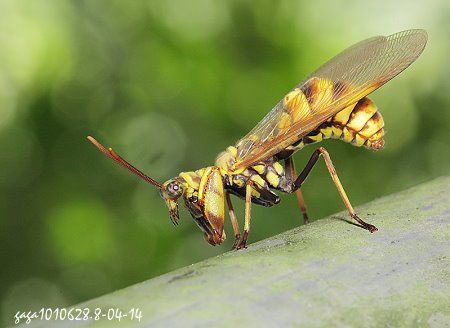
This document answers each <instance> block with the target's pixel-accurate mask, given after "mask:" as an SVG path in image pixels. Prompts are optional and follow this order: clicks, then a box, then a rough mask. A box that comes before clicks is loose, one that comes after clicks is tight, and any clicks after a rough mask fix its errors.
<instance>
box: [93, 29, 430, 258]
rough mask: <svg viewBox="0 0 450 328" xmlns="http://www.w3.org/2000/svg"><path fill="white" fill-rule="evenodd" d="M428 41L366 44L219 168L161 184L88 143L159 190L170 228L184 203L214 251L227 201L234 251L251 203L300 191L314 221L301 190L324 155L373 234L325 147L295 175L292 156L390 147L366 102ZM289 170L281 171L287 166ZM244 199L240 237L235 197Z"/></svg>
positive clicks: (276, 111)
mask: <svg viewBox="0 0 450 328" xmlns="http://www.w3.org/2000/svg"><path fill="white" fill-rule="evenodd" d="M426 42H427V34H426V32H425V31H424V30H419V29H416V30H407V31H403V32H399V33H396V34H393V35H390V36H387V37H385V36H376V37H372V38H369V39H367V40H364V41H361V42H359V43H357V44H355V45H353V46H351V47H350V48H348V49H346V50H345V51H343V52H342V53H340V54H338V55H337V56H336V57H334V58H332V59H331V60H329V61H328V62H327V63H325V64H324V65H323V66H321V67H320V68H319V69H317V70H316V71H315V72H314V73H312V74H311V75H309V76H308V77H307V78H306V79H305V80H303V82H301V83H300V84H298V85H297V86H296V87H295V88H294V89H293V90H292V91H290V92H289V93H288V94H287V95H286V96H285V97H284V98H283V99H281V100H280V102H278V104H276V105H275V107H274V108H273V109H272V110H271V111H270V112H269V113H268V114H267V115H266V116H265V117H264V118H263V119H262V120H261V121H260V122H259V123H258V124H257V125H256V126H255V127H254V128H253V130H251V131H250V133H248V134H247V135H246V136H245V137H243V138H242V139H240V140H239V141H238V142H237V143H236V144H235V145H234V146H229V147H228V148H227V149H226V150H225V151H223V152H222V153H220V154H219V156H218V157H217V158H216V161H215V164H214V165H212V166H208V167H205V168H202V169H199V170H197V171H190V172H181V173H180V174H179V175H178V176H176V177H175V178H173V179H170V180H168V181H166V182H165V183H159V182H157V181H155V180H153V179H152V178H150V177H149V176H147V175H146V174H144V173H142V172H141V171H139V170H138V169H137V168H135V167H134V166H132V165H131V164H130V163H128V162H127V161H126V160H124V159H123V158H122V157H121V156H119V155H118V154H117V153H116V152H115V151H114V150H112V149H111V148H109V149H106V148H105V147H104V146H102V145H101V144H100V143H99V142H98V141H97V140H95V139H94V138H93V137H91V136H89V137H88V139H89V141H90V142H92V143H93V144H94V145H95V146H96V147H97V148H98V149H99V150H100V151H101V152H102V153H104V154H105V155H106V156H107V157H109V158H111V159H112V160H114V161H115V162H117V163H118V164H120V165H122V166H123V167H125V168H126V169H128V170H129V171H130V172H132V173H134V174H135V175H137V176H138V177H140V178H142V179H143V180H144V181H146V182H148V183H150V184H152V185H153V186H155V187H157V188H158V189H159V190H160V194H161V196H162V198H163V199H164V201H165V202H166V204H167V207H168V209H169V214H170V218H171V220H172V222H173V223H174V224H175V225H177V224H178V221H179V215H178V203H179V201H180V200H182V201H183V202H184V205H185V206H186V207H187V209H188V210H189V212H190V213H191V215H192V217H193V219H194V221H195V222H196V224H197V225H198V226H199V227H200V229H201V230H202V231H203V233H204V237H205V239H206V241H207V242H208V243H209V244H211V245H217V244H220V243H222V242H223V241H224V240H225V238H226V235H225V232H224V220H225V203H226V205H227V207H228V212H229V217H230V220H231V224H232V227H233V231H234V238H235V242H234V245H233V248H235V249H241V248H245V247H246V244H247V239H248V234H249V231H250V220H251V204H252V203H254V204H258V205H263V206H272V205H275V204H278V203H279V202H280V198H279V197H278V195H277V194H276V193H275V192H274V191H281V192H285V193H295V194H296V196H297V199H298V203H299V206H300V209H301V212H302V214H303V219H304V222H305V223H307V222H308V215H307V211H306V204H305V201H304V198H303V195H302V192H301V189H300V188H301V186H302V184H303V183H304V181H305V180H306V178H307V176H308V174H309V173H310V172H311V170H312V168H313V167H314V165H315V164H316V162H317V161H318V159H319V158H320V157H321V156H322V157H323V159H324V161H325V164H326V167H327V169H328V171H329V173H330V175H331V178H332V180H333V182H334V184H335V185H336V188H337V190H338V192H339V194H340V196H341V198H342V200H343V202H344V204H345V206H346V208H347V210H348V212H349V214H350V216H351V218H352V219H354V220H355V221H356V222H357V223H358V224H359V225H360V226H361V227H362V228H364V229H367V230H368V231H370V232H374V231H377V230H378V229H377V228H376V227H375V226H374V225H372V224H369V223H367V222H364V221H363V220H362V219H361V218H359V216H358V215H357V214H356V212H355V210H354V209H353V206H352V205H351V203H350V201H349V199H348V197H347V194H346V193H345V190H344V188H343V186H342V184H341V182H340V181H339V177H338V175H337V173H336V170H335V168H334V166H333V163H332V161H331V158H330V155H329V153H328V152H327V150H326V149H325V148H323V147H319V148H317V149H316V150H315V151H314V152H313V154H312V156H311V158H310V159H309V161H308V163H307V164H306V166H305V168H304V169H303V170H302V171H301V172H300V174H299V175H297V174H296V170H295V167H294V162H293V160H292V155H293V154H294V153H295V152H296V151H298V150H300V149H302V148H304V147H305V146H307V145H310V144H313V143H317V142H320V141H322V140H323V139H328V138H332V139H340V140H343V141H345V142H347V143H350V144H352V145H354V146H357V147H360V146H364V147H365V148H368V149H372V150H380V149H382V148H383V147H384V139H383V136H384V122H383V117H382V116H381V114H380V112H379V111H378V108H377V106H376V105H375V104H374V103H373V102H372V101H371V100H370V99H369V98H368V97H367V95H369V94H370V93H371V92H373V91H374V90H376V89H378V88H379V87H381V86H382V85H383V84H385V83H386V82H388V81H389V80H390V79H392V78H393V77H395V76H396V75H397V74H399V73H400V72H402V71H403V70H404V69H406V68H407V67H408V66H409V65H411V64H412V63H413V62H414V61H415V60H416V59H417V58H418V57H419V55H420V54H421V53H422V51H423V49H424V48H425V45H426ZM282 164H283V165H282ZM231 194H233V195H236V196H238V197H239V198H241V199H244V200H245V219H244V220H245V221H244V222H245V223H244V228H243V233H242V235H241V233H240V229H239V225H238V221H237V218H236V215H235V212H234V209H233V205H232V203H231V198H230V195H231Z"/></svg>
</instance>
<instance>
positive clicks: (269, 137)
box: [234, 30, 427, 168]
mask: <svg viewBox="0 0 450 328" xmlns="http://www.w3.org/2000/svg"><path fill="white" fill-rule="evenodd" d="M426 42H427V34H426V32H425V31H424V30H407V31H403V32H399V33H396V34H393V35H390V36H387V37H385V36H378V37H373V38H370V39H367V40H364V41H361V42H359V43H357V44H355V45H354V46H352V47H350V48H348V49H346V50H345V51H343V52H342V53H340V54H339V55H337V56H336V57H334V58H332V59H331V60H329V61H328V62H327V63H325V64H324V65H323V66H321V67H320V68H319V69H318V70H316V71H315V72H314V73H312V74H311V75H310V76H308V77H307V78H306V79H305V80H304V81H303V82H301V83H300V84H299V85H297V86H296V87H295V88H294V89H293V90H292V91H291V92H289V93H288V94H287V95H286V96H285V97H284V98H283V99H282V100H281V101H280V102H279V103H278V104H277V105H276V106H275V107H274V108H273V109H272V110H271V111H270V112H269V113H268V114H267V115H266V117H264V118H263V120H262V121H260V122H259V123H258V125H256V126H255V127H254V128H253V129H252V130H251V131H250V133H249V134H247V135H246V136H245V137H244V138H242V139H240V140H239V141H238V142H237V144H236V148H237V149H238V159H237V162H236V164H235V165H234V168H241V167H247V166H249V165H252V164H254V163H257V162H260V161H262V160H264V159H266V158H268V157H270V156H273V155H275V154H277V153H278V152H280V151H281V150H283V149H284V148H286V147H287V146H289V145H291V144H292V143H294V142H295V141H297V140H299V139H300V138H301V137H303V136H304V135H306V134H307V133H309V132H310V131H312V130H313V129H315V128H316V127H317V126H318V125H320V124H321V123H323V122H324V121H326V120H327V119H328V118H330V117H331V116H333V115H334V114H336V113H337V112H339V111H341V110H342V109H344V108H345V107H347V106H350V105H352V104H354V103H356V102H357V101H358V100H360V99H361V98H363V97H365V96H366V95H368V94H369V93H371V92H372V91H374V90H376V89H377V88H379V87H380V86H382V85H383V84H384V83H386V82H387V81H389V80H390V79H392V78H393V77H395V76H396V75H397V74H399V73H400V72H402V71H403V70H404V69H406V68H407V67H408V66H409V65H411V64H412V63H413V62H414V61H415V60H416V59H417V57H419V55H420V54H421V53H422V51H423V49H424V48H425V44H426Z"/></svg>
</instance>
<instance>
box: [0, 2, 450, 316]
mask: <svg viewBox="0 0 450 328" xmlns="http://www.w3.org/2000/svg"><path fill="white" fill-rule="evenodd" d="M0 17H1V19H0V49H1V51H0V192H1V197H0V213H1V219H0V254H1V270H0V302H1V303H0V305H1V312H0V313H1V315H2V319H1V320H2V321H1V322H0V323H9V322H11V319H12V316H13V314H14V313H15V312H16V311H18V310H32V309H37V308H40V307H42V306H64V305H71V304H74V303H77V302H80V301H83V300H87V299H89V298H92V297H96V296H99V295H101V294H104V293H108V292H111V291H113V290H116V289H118V288H122V287H125V286H128V285H131V284H134V283H137V282H140V281H143V280H145V279H148V278H151V277H154V276H156V275H160V274H162V273H165V272H168V271H170V270H173V269H175V268H179V267H182V266H185V265H188V264H190V263H193V262H197V261H199V260H202V259H204V258H207V257H211V256H214V255H216V254H220V253H223V252H225V251H228V250H229V248H230V247H231V244H232V242H233V240H232V238H230V239H229V240H227V241H226V242H225V243H224V245H221V246H217V247H211V246H209V245H208V244H206V242H205V241H204V240H203V236H202V233H201V232H200V231H199V230H198V228H197V227H196V226H195V224H194V223H193V221H192V220H191V218H190V216H189V215H188V213H186V212H185V211H182V213H181V215H182V221H181V224H180V226H178V227H176V228H175V227H174V226H173V225H172V224H171V222H170V220H169V217H168V213H167V211H166V208H165V205H164V204H163V203H162V201H161V199H160V197H159V194H158V192H157V191H156V190H155V189H154V188H152V187H151V186H149V185H147V184H145V183H144V182H142V181H140V180H138V179H137V178H136V177H134V176H132V175H130V174H129V173H127V172H126V171H125V170H123V169H121V168H120V167H118V166H117V165H114V164H113V163H112V162H111V161H109V160H108V159H106V158H105V157H103V156H101V154H100V153H99V152H97V151H96V150H95V148H94V147H92V146H91V145H90V144H89V143H88V142H87V141H86V139H85V136H86V135H88V134H92V135H94V136H96V137H97V138H98V139H99V140H100V141H102V142H103V143H105V144H106V145H108V146H109V145H110V146H114V148H115V150H116V151H117V152H119V153H120V154H122V155H123V156H124V157H125V158H127V159H128V160H129V161H130V162H132V163H134V164H135V165H136V166H137V167H139V168H141V169H142V170H143V171H144V172H147V173H148V174H149V175H151V176H152V177H154V178H155V179H157V180H160V181H165V180H166V179H168V178H170V177H172V176H175V175H177V174H178V173H179V171H183V170H184V171H188V170H193V169H197V168H200V167H203V166H207V165H210V164H212V163H213V161H214V158H215V156H216V155H217V154H218V153H219V152H220V151H221V150H223V149H224V148H225V147H226V146H227V145H229V144H233V143H234V142H235V141H236V140H237V139H238V138H239V137H241V136H243V135H244V134H246V133H247V132H248V131H249V130H250V129H251V128H252V127H253V126H254V125H255V124H256V123H257V122H258V120H259V119H261V118H262V117H263V116H264V115H265V114H266V113H267V112H268V111H269V110H270V109H271V107H272V106H273V105H274V104H275V103H276V102H277V101H278V100H279V99H280V98H281V97H282V96H283V95H284V94H285V93H286V92H287V91H288V90H289V89H290V88H292V87H293V86H294V85H295V84H297V83H298V82H299V81H300V80H302V78H303V77H304V76H306V75H307V74H308V73H310V72H311V71H313V70H314V69H315V68H316V67H318V66H319V65H320V64H322V63H323V62H324V61H325V60H327V59H329V58H330V57H332V56H333V55H335V54H336V53H338V52H339V51H341V50H343V49H344V48H346V47H347V46H349V45H351V44H353V43H355V42H357V41H360V40H362V39H365V38H367V37H370V36H374V35H379V34H383V35H387V34H391V33H394V32H397V31H400V30H404V29H408V28H425V29H426V30H427V31H428V33H429V43H428V46H427V48H426V49H425V52H424V53H423V55H422V56H421V57H420V58H419V60H418V61H417V62H416V63H415V64H414V65H413V66H412V67H410V68H409V69H408V70H407V71H406V72H404V73H403V74H402V75H400V76H399V77H397V78H396V79H394V80H393V81H391V82H390V83H389V84H387V85H386V86H385V87H383V88H382V89H380V90H378V91H377V92H376V93H375V94H373V95H372V98H373V99H374V100H375V101H376V103H377V105H378V106H379V108H380V109H381V111H382V113H383V115H384V118H385V121H386V125H387V127H386V130H387V136H386V141H387V144H386V148H385V149H384V150H383V151H381V152H378V153H375V152H371V151H368V150H365V149H358V148H355V147H352V146H350V145H348V144H345V143H343V142H338V141H327V142H325V145H326V147H327V148H328V149H329V151H330V153H331V156H332V158H333V160H334V162H335V165H336V167H337V169H338V172H339V174H340V177H341V179H342V182H343V184H344V186H345V187H346V189H347V191H348V193H349V196H350V198H351V200H352V201H353V202H354V204H356V205H357V204H361V203H364V202H367V201H370V200H372V199H374V198H376V197H381V196H383V195H387V194H389V193H392V192H395V191H399V190H402V189H405V188H407V187H410V186H413V185H415V184H418V183H421V182H424V181H426V180H430V179H432V178H434V177H437V176H440V175H443V174H448V173H449V161H450V150H449V143H448V142H449V125H450V114H449V113H450V111H449V108H448V107H449V104H450V85H449V82H448V81H449V78H448V77H449V74H450V64H449V62H450V61H449V60H448V55H449V53H450V46H449V31H450V2H448V1H447V0H441V1H439V0H436V1H414V2H413V1H406V0H401V1H388V0H383V1H344V0H340V1H332V2H330V1H325V0H317V1H306V0H304V1H258V2H256V1H255V2H252V1H239V0H234V1H226V2H225V1H209V0H200V1H183V0H166V1H60V0H58V1H7V0H2V1H0ZM312 151H313V147H310V148H306V149H305V150H304V151H302V152H300V153H298V154H297V156H296V159H295V160H296V163H297V166H298V167H300V166H301V165H303V164H304V163H305V162H306V161H307V159H308V158H309V156H310V154H311V152H312ZM304 193H305V197H306V200H307V203H308V205H309V213H310V216H311V218H314V219H318V218H321V217H323V216H325V215H329V214H332V213H334V212H337V211H341V210H343V209H344V206H343V205H342V203H341V201H340V199H339V196H338V194H337V192H336V190H335V189H334V186H333V184H332V182H331V179H330V178H329V176H328V173H327V171H326V168H325V166H324V165H323V163H320V164H319V165H318V167H317V168H316V169H315V170H314V171H313V173H312V175H311V176H310V178H309V179H308V181H307V183H306V184H305V185H304ZM235 205H236V207H237V211H238V214H239V216H240V218H241V224H242V216H243V206H242V202H241V201H237V200H235ZM253 209H254V210H253V217H254V220H253V225H252V231H251V235H250V241H251V242H254V241H257V240H260V239H262V238H265V237H268V236H271V235H274V234H277V233H279V232H282V231H285V230H287V229H290V228H293V227H295V226H297V225H298V224H299V222H300V214H299V211H298V209H297V207H296V200H295V197H294V196H289V195H287V196H286V195H284V196H283V197H282V203H281V204H280V205H279V206H275V207H273V208H270V209H266V208H262V207H253ZM361 214H362V216H363V217H364V216H365V214H366V213H361ZM393 219H394V218H393ZM226 224H227V226H226V228H227V230H228V232H229V233H228V235H229V236H231V235H232V233H231V227H230V225H229V222H228V219H227V223H226ZM1 325H3V324H1Z"/></svg>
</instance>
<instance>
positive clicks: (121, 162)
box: [87, 136, 163, 189]
mask: <svg viewBox="0 0 450 328" xmlns="http://www.w3.org/2000/svg"><path fill="white" fill-rule="evenodd" d="M87 139H88V140H89V141H90V142H91V143H92V144H93V145H94V146H95V147H97V148H98V150H100V151H101V152H102V153H103V154H105V156H106V157H109V158H111V159H112V160H113V161H115V162H116V163H117V164H119V165H121V166H123V167H124V168H126V169H127V170H128V171H130V172H131V173H133V174H135V175H137V176H138V177H139V178H141V179H142V180H144V181H146V182H148V183H150V184H151V185H154V186H155V187H158V188H159V189H161V188H162V187H163V186H162V184H160V183H159V182H156V181H155V180H153V179H152V178H150V177H149V176H148V175H146V174H145V173H143V172H141V171H140V170H138V169H137V168H135V167H134V166H133V165H131V164H130V163H128V162H127V161H126V160H124V159H123V158H122V157H120V156H119V155H118V154H117V153H116V152H115V151H114V150H112V148H108V149H106V148H105V147H104V146H103V145H102V144H101V143H100V142H98V141H97V140H95V139H94V138H93V137H91V136H88V137H87Z"/></svg>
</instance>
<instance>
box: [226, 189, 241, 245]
mask: <svg viewBox="0 0 450 328" xmlns="http://www.w3.org/2000/svg"><path fill="white" fill-rule="evenodd" d="M225 199H226V200H227V205H228V213H229V215H230V221H231V225H232V226H233V231H234V244H233V247H232V248H231V249H237V246H238V244H239V242H240V240H241V233H240V232H239V224H238V221H237V218H236V213H234V207H233V203H232V202H231V198H230V193H229V192H228V191H227V192H226V193H225Z"/></svg>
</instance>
